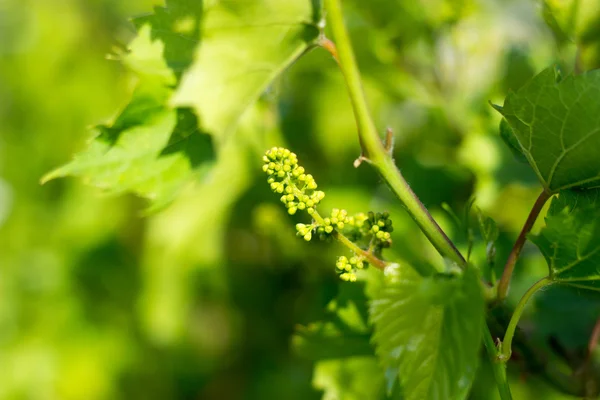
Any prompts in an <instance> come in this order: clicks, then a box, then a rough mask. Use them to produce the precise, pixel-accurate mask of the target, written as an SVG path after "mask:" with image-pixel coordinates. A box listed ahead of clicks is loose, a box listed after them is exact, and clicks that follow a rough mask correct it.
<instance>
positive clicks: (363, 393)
mask: <svg viewBox="0 0 600 400" xmlns="http://www.w3.org/2000/svg"><path fill="white" fill-rule="evenodd" d="M313 386H314V387H315V388H317V389H321V390H323V392H324V393H323V400H341V399H343V400H378V399H385V398H386V396H385V389H384V376H383V372H382V371H381V370H380V367H379V365H377V359H376V358H375V357H373V356H371V357H351V358H344V359H333V360H323V361H319V362H317V363H316V364H315V370H314V374H313Z"/></svg>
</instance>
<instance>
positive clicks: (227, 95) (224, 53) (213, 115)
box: [173, 0, 318, 137]
mask: <svg viewBox="0 0 600 400" xmlns="http://www.w3.org/2000/svg"><path fill="white" fill-rule="evenodd" d="M316 7H317V5H316V2H314V1H310V0H287V1H281V0H256V1H233V0H213V1H208V2H205V9H204V17H203V21H202V29H201V36H202V44H201V45H200V46H199V47H198V50H197V52H196V57H195V62H194V64H193V65H192V66H191V67H190V69H189V70H188V72H187V73H185V74H184V76H183V80H182V84H181V85H180V88H179V90H178V91H177V93H176V94H175V98H174V99H173V102H174V104H176V105H179V106H191V107H193V108H194V109H195V110H196V112H197V114H198V116H199V118H200V122H201V124H202V127H203V129H204V130H206V131H207V132H209V133H211V134H213V135H216V136H218V137H223V135H226V134H227V133H229V132H230V131H231V130H232V129H233V128H234V127H235V126H236V124H237V122H238V120H239V118H240V115H241V114H242V113H243V112H244V110H246V109H247V108H248V106H249V105H250V104H251V103H252V102H254V101H255V100H256V99H258V97H259V96H260V94H261V93H262V92H263V91H264V90H265V89H266V88H267V87H268V85H269V84H270V83H271V82H272V81H273V79H275V78H276V77H277V76H278V75H279V74H280V73H281V72H282V71H283V70H284V69H285V68H286V67H287V66H289V65H290V64H291V63H292V62H293V61H294V60H295V59H296V58H298V56H300V55H301V54H302V53H303V52H304V51H305V50H306V49H307V48H308V47H309V45H310V44H311V43H312V42H313V41H314V40H315V39H316V38H317V35H318V29H317V27H316V24H317V22H318V21H316V20H315V19H316V18H317V17H318V10H316V9H315V8H316Z"/></svg>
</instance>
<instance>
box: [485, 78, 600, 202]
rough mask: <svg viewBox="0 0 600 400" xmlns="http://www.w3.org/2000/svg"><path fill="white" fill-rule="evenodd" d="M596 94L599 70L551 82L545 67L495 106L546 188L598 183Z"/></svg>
mask: <svg viewBox="0 0 600 400" xmlns="http://www.w3.org/2000/svg"><path fill="white" fill-rule="evenodd" d="M599 93H600V70H594V71H589V72H587V73H584V74H581V75H577V76H569V77H567V78H565V79H564V80H562V81H557V73H556V71H555V70H554V69H553V68H548V69H546V70H544V71H542V72H541V73H540V74H538V75H537V76H535V77H534V78H533V79H532V80H530V81H529V82H528V83H527V84H525V86H523V87H522V88H521V89H519V90H518V91H517V92H516V93H510V94H509V95H508V96H507V97H506V100H505V102H504V106H503V107H499V106H495V108H496V109H497V110H498V111H499V112H500V113H501V114H502V115H503V116H504V118H505V119H506V121H507V122H508V124H509V125H510V127H511V129H510V130H504V131H503V134H504V135H509V136H510V135H512V136H510V137H508V138H506V140H507V142H508V143H510V144H513V145H516V146H518V148H519V149H520V151H521V153H522V154H523V155H525V157H526V158H527V160H528V161H529V164H530V165H531V167H532V168H533V170H534V171H535V173H536V174H537V176H538V178H539V179H540V181H541V183H542V185H543V186H544V188H546V190H547V191H549V192H551V193H557V192H559V191H560V190H563V189H567V188H592V187H598V186H600V96H599V95H598V94H599Z"/></svg>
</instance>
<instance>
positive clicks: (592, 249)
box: [530, 189, 600, 290]
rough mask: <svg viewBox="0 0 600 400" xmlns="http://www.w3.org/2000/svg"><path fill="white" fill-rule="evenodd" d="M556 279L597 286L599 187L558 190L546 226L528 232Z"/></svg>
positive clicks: (599, 270)
mask: <svg viewBox="0 0 600 400" xmlns="http://www.w3.org/2000/svg"><path fill="white" fill-rule="evenodd" d="M530 238H531V240H532V241H533V242H534V243H535V244H536V245H537V246H538V247H539V249H540V250H541V252H542V253H543V254H544V257H545V258H546V260H547V261H548V267H549V268H550V276H551V277H552V279H554V280H555V281H557V282H561V283H565V284H569V285H572V286H576V287H581V288H587V289H594V290H600V190H598V189H594V190H584V191H571V190H566V191H564V192H561V193H560V194H559V196H558V197H556V198H554V199H553V200H552V204H551V205H550V209H549V210H548V214H547V216H546V226H545V227H544V228H543V229H542V231H541V232H540V234H539V235H537V236H530Z"/></svg>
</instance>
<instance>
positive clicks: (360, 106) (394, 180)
mask: <svg viewBox="0 0 600 400" xmlns="http://www.w3.org/2000/svg"><path fill="white" fill-rule="evenodd" d="M325 7H326V10H327V17H328V21H329V24H330V26H331V30H332V33H333V39H334V40H335V42H336V45H337V56H338V64H339V66H340V69H341V70H342V73H343V74H344V78H345V80H346V86H347V87H348V92H349V95H350V101H351V103H352V109H353V111H354V116H355V118H356V124H357V128H358V139H359V142H360V146H361V148H362V155H361V158H360V159H361V160H366V161H368V162H370V163H371V164H373V166H374V167H375V168H376V169H377V171H378V172H379V174H380V175H381V176H382V177H383V178H384V179H385V181H386V182H387V184H388V185H389V186H390V187H391V189H392V190H393V191H394V193H395V194H396V196H398V198H399V199H400V201H401V202H402V203H403V204H404V207H405V208H406V210H407V211H408V213H409V214H410V216H411V217H412V218H413V219H414V220H415V222H416V223H417V225H419V228H421V230H422V231H423V233H424V234H425V236H427V238H428V239H429V241H430V242H431V243H432V244H433V246H434V247H435V248H436V250H437V251H438V252H439V253H440V254H441V255H442V256H443V257H446V258H449V259H450V260H452V261H454V262H455V263H457V264H458V265H460V266H462V267H464V266H466V261H465V259H464V257H463V256H462V255H461V254H460V252H459V251H458V249H456V247H455V246H454V244H453V243H452V241H450V239H449V238H448V236H446V234H445V233H444V231H442V229H441V228H440V226H439V225H438V224H437V222H436V221H435V220H434V219H433V218H432V217H431V215H430V214H429V212H428V211H427V209H426V208H425V206H424V205H423V204H422V203H421V201H420V200H419V198H418V197H417V196H416V195H415V193H414V192H413V191H412V189H411V188H410V186H409V185H408V183H407V182H406V180H405V179H404V177H403V176H402V174H401V173H400V171H399V170H398V168H397V167H396V165H395V164H394V160H393V159H392V156H391V151H389V150H390V149H386V146H385V145H384V144H383V143H382V141H381V137H380V135H379V133H378V132H377V128H376V127H375V123H374V122H373V119H372V118H371V114H370V112H369V108H368V105H367V100H366V96H365V93H364V90H363V87H362V84H361V80H360V73H359V71H358V67H357V65H356V60H355V57H354V52H353V50H352V46H351V44H350V38H349V36H348V32H347V30H346V26H345V25H344V17H343V14H342V7H341V1H340V0H326V1H325ZM388 137H389V134H388ZM389 143H391V142H389Z"/></svg>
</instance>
